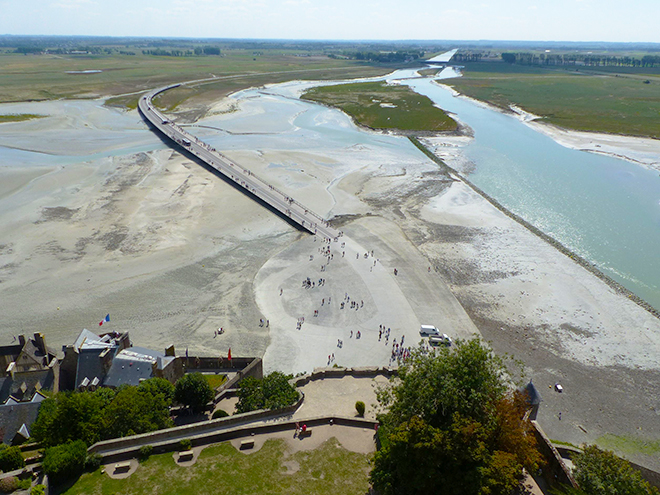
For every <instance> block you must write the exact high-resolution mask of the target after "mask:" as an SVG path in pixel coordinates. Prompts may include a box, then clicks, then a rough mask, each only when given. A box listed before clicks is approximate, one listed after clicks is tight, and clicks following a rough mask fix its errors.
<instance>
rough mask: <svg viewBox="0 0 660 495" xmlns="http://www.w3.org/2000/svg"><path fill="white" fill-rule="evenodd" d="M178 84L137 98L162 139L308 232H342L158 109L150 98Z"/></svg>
mask: <svg viewBox="0 0 660 495" xmlns="http://www.w3.org/2000/svg"><path fill="white" fill-rule="evenodd" d="M179 86H181V83H178V84H171V85H169V86H165V87H162V88H158V89H155V90H153V91H151V92H149V93H147V94H146V95H144V96H142V97H140V100H139V102H138V109H139V111H140V113H141V114H142V116H143V117H144V118H145V119H146V120H147V121H149V123H150V124H151V125H152V128H153V129H155V130H156V131H157V132H159V133H160V134H161V135H162V136H163V137H164V138H166V141H170V142H173V143H174V144H176V145H179V146H180V147H182V148H183V149H185V150H186V151H187V152H188V153H190V154H191V155H194V156H195V157H197V159H199V160H201V161H202V162H204V163H205V164H206V165H207V166H208V167H209V168H211V169H213V170H215V171H216V172H218V173H219V174H222V176H224V177H225V178H226V179H227V180H228V181H230V182H232V183H233V184H234V185H235V186H236V187H237V188H242V189H243V190H244V191H245V192H247V193H248V196H252V197H256V198H258V199H259V200H261V201H262V202H264V203H266V204H267V205H269V206H270V207H271V208H272V209H274V210H276V211H277V212H278V213H279V214H280V215H281V216H282V217H284V218H286V219H287V220H289V221H290V222H293V223H295V224H297V225H298V226H300V228H301V229H303V230H305V231H307V232H309V233H310V234H315V235H318V236H321V237H323V238H325V239H328V240H330V241H333V240H335V239H338V238H339V237H340V236H341V235H342V232H340V231H338V230H337V229H335V228H333V227H331V226H330V224H329V223H328V221H327V220H325V219H324V218H322V217H321V216H320V215H317V214H316V213H314V212H313V211H312V210H310V209H309V208H307V207H306V206H305V205H303V204H301V203H299V202H298V201H296V200H295V199H294V198H293V197H292V196H290V195H289V194H287V193H285V192H283V191H280V190H279V189H277V188H276V187H275V186H273V185H271V184H269V183H268V182H266V181H265V180H264V179H262V178H260V177H258V176H256V175H255V174H253V173H252V172H251V171H250V170H248V169H246V168H244V167H241V166H240V165H239V164H238V163H236V162H234V161H233V160H230V159H229V158H227V157H226V156H224V155H223V154H222V153H220V152H219V151H217V150H216V149H215V148H213V147H211V146H210V145H208V144H207V143H205V142H203V141H201V140H200V139H198V138H197V137H196V136H194V135H192V134H190V133H189V132H187V131H185V130H184V129H182V128H181V127H180V126H178V125H177V124H175V123H174V122H172V121H170V120H169V119H168V118H167V116H165V115H163V114H162V113H161V112H159V111H158V110H157V109H156V107H155V106H154V104H153V102H152V99H153V98H154V97H155V96H157V95H159V94H160V93H163V92H165V91H167V90H170V89H174V88H178V87H179Z"/></svg>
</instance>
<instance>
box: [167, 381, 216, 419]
mask: <svg viewBox="0 0 660 495" xmlns="http://www.w3.org/2000/svg"><path fill="white" fill-rule="evenodd" d="M174 399H175V400H176V401H177V402H178V403H179V404H183V405H184V406H188V407H190V408H191V409H192V410H193V411H200V410H202V409H204V407H205V406H206V404H208V403H209V401H210V400H211V399H213V389H212V388H211V386H210V385H209V382H208V380H207V379H206V378H204V375H202V374H201V373H188V374H187V375H184V376H183V377H182V378H180V379H179V381H177V382H176V386H175V388H174Z"/></svg>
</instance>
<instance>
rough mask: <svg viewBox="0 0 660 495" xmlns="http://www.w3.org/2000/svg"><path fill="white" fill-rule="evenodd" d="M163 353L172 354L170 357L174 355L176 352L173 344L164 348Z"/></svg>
mask: <svg viewBox="0 0 660 495" xmlns="http://www.w3.org/2000/svg"><path fill="white" fill-rule="evenodd" d="M165 355H166V356H172V357H174V356H176V354H175V353H174V346H173V345H171V346H169V347H168V348H167V349H165Z"/></svg>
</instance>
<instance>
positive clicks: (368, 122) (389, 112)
mask: <svg viewBox="0 0 660 495" xmlns="http://www.w3.org/2000/svg"><path fill="white" fill-rule="evenodd" d="M302 98H303V99H306V100H311V101H316V102H320V103H324V104H326V105H330V106H333V107H337V108H339V109H341V110H342V111H344V112H346V113H347V114H348V115H350V116H351V117H353V119H355V121H356V122H358V123H359V124H361V125H364V126H367V127H371V128H374V129H397V130H402V131H422V132H429V131H430V132H442V131H455V130H456V129H457V124H456V121H455V120H454V119H452V118H451V117H450V116H449V115H447V114H446V113H445V112H444V111H443V110H441V109H439V108H437V107H435V106H434V105H433V102H432V101H431V100H430V99H429V98H428V97H426V96H422V95H420V94H417V93H415V92H414V91H412V90H411V89H410V88H408V87H407V86H389V85H387V84H386V83H384V82H366V83H355V84H340V85H335V86H322V87H318V88H312V89H310V90H309V91H307V92H306V93H305V94H304V95H302Z"/></svg>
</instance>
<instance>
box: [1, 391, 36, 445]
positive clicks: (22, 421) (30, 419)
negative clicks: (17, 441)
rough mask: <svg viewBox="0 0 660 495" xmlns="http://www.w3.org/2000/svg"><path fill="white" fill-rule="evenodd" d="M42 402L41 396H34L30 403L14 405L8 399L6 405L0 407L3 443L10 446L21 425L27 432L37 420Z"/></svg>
mask: <svg viewBox="0 0 660 495" xmlns="http://www.w3.org/2000/svg"><path fill="white" fill-rule="evenodd" d="M43 400H44V396H43V395H41V394H35V396H34V397H33V399H32V401H30V402H20V403H18V404H16V403H14V401H12V400H11V399H10V400H9V401H8V403H7V404H6V405H0V437H1V439H2V442H3V443H6V444H11V442H12V440H13V439H14V437H15V436H16V433H17V432H18V431H19V430H21V428H22V427H23V425H25V426H26V427H27V428H28V430H29V428H30V426H31V425H32V423H34V421H35V420H36V419H37V415H38V414H39V408H40V407H41V402H42V401H43Z"/></svg>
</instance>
